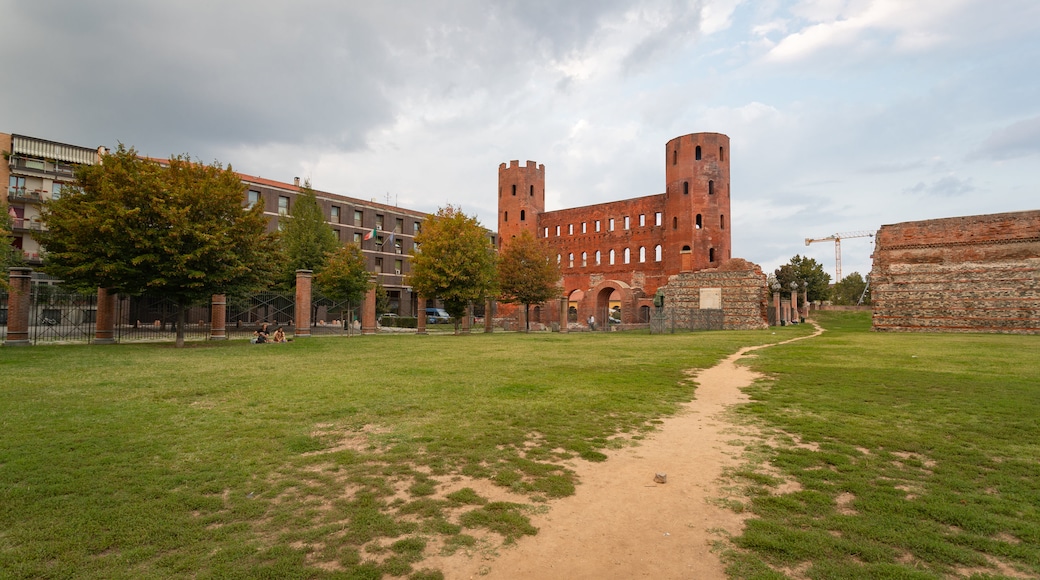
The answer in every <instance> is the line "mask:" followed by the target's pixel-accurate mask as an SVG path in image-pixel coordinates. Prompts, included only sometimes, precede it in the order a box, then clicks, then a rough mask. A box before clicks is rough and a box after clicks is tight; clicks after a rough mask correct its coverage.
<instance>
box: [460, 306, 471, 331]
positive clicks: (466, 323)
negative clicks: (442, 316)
mask: <svg viewBox="0 0 1040 580" xmlns="http://www.w3.org/2000/svg"><path fill="white" fill-rule="evenodd" d="M471 326H473V303H472V302H470V303H469V304H467V305H466V313H465V314H463V315H462V334H469V329H470V327H471Z"/></svg>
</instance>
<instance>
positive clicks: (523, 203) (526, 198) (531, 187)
mask: <svg viewBox="0 0 1040 580" xmlns="http://www.w3.org/2000/svg"><path fill="white" fill-rule="evenodd" d="M543 211H545V166H544V165H538V164H537V163H535V162H534V161H528V162H527V163H526V164H524V165H520V162H519V161H515V160H514V161H510V162H509V165H508V166H506V164H505V163H502V164H501V165H499V166H498V247H499V249H502V248H504V247H505V244H508V243H509V240H511V239H512V238H514V237H516V236H517V235H519V234H520V232H521V231H523V230H527V231H529V232H531V233H532V234H533V233H535V230H536V228H537V226H538V214H540V213H541V212H543Z"/></svg>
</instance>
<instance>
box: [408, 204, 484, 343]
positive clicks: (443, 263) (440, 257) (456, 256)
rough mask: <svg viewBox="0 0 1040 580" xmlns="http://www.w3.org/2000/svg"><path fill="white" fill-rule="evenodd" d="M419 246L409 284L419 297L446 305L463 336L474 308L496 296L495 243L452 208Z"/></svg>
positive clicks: (433, 220) (428, 225)
mask: <svg viewBox="0 0 1040 580" xmlns="http://www.w3.org/2000/svg"><path fill="white" fill-rule="evenodd" d="M415 243H416V248H415V249H413V250H412V256H411V258H412V273H411V275H410V276H409V283H410V284H411V286H412V288H414V289H415V291H416V292H418V293H419V295H420V296H424V297H426V298H440V299H441V300H442V301H443V302H444V309H445V310H447V311H448V314H449V315H451V316H452V317H453V318H454V319H455V334H458V333H459V321H460V320H461V319H462V317H463V316H464V315H465V314H466V308H467V307H468V306H469V304H470V303H471V302H475V301H477V302H483V301H484V299H486V298H487V297H488V296H492V295H493V294H494V292H495V278H496V276H495V251H494V248H493V247H492V246H491V239H490V238H489V237H488V235H487V231H486V230H485V229H484V228H483V227H481V225H480V222H478V221H477V219H476V218H475V217H470V216H467V215H466V214H464V213H462V210H461V209H459V208H456V207H453V206H450V205H449V206H447V207H443V208H441V209H439V210H437V213H436V214H435V215H433V216H430V217H429V218H428V219H427V220H426V221H425V222H423V226H422V231H421V232H419V233H418V234H416V236H415Z"/></svg>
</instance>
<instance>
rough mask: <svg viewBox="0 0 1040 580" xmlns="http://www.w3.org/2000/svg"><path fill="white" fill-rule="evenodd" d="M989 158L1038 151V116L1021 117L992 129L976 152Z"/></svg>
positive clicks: (1016, 155)
mask: <svg viewBox="0 0 1040 580" xmlns="http://www.w3.org/2000/svg"><path fill="white" fill-rule="evenodd" d="M978 153H979V154H980V155H982V156H984V157H989V158H991V159H998V160H1003V159H1012V158H1015V157H1026V156H1029V155H1036V154H1037V153H1040V116H1037V117H1033V118H1031V119H1022V120H1021V121H1016V122H1014V123H1012V124H1010V125H1008V126H1006V127H1002V128H1000V129H997V130H996V131H993V133H991V134H990V136H989V137H988V138H987V139H986V140H985V141H983V142H982V146H981V147H980V150H979V152H978Z"/></svg>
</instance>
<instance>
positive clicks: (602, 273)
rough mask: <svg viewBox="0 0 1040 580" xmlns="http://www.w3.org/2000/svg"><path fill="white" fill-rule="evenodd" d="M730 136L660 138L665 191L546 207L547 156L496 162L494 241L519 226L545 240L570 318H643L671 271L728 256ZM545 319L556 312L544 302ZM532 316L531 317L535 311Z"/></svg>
mask: <svg viewBox="0 0 1040 580" xmlns="http://www.w3.org/2000/svg"><path fill="white" fill-rule="evenodd" d="M729 184H730V179H729V137H727V136H726V135H723V134H721V133H693V134H690V135H683V136H681V137H676V138H675V139H672V140H670V141H668V143H667V144H666V145H665V191H664V193H661V194H656V195H649V196H645V197H637V198H632V199H626V200H621V201H613V202H607V203H601V204H597V205H590V206H585V207H577V208H570V209H561V210H555V211H545V166H544V165H538V164H536V163H535V162H533V161H528V162H527V163H526V164H525V165H520V163H519V161H511V162H510V163H509V164H508V165H506V164H505V163H503V164H501V165H500V166H499V169H498V232H499V240H498V245H499V249H502V248H504V247H505V246H506V245H508V243H509V240H510V239H512V238H513V237H515V236H516V235H518V234H519V233H520V232H521V231H524V230H526V231H530V232H531V233H532V234H534V235H535V237H537V238H541V239H544V240H546V242H548V244H549V246H550V247H551V248H552V249H553V251H554V253H555V254H556V260H557V262H558V263H559V264H560V269H561V271H562V273H563V292H564V295H565V296H566V297H567V300H568V302H569V311H570V317H571V319H570V322H582V323H584V322H585V321H586V320H587V318H588V316H590V315H591V316H595V317H596V319H597V320H598V321H600V323H604V322H606V320H607V318H608V316H609V315H611V314H615V315H619V317H620V320H621V321H622V322H625V323H639V322H645V321H647V320H648V319H649V318H648V317H649V312H650V309H651V308H652V305H653V304H652V303H653V296H654V294H655V293H656V292H657V290H658V288H660V287H662V286H664V285H666V284H667V283H668V279H669V277H670V276H673V275H676V274H679V273H683V272H697V271H701V270H706V269H711V268H718V267H720V266H722V265H723V263H725V262H726V261H727V260H729V259H730V258H731V244H730V240H731V234H730V222H729V219H730V211H729V210H730V188H729ZM543 314H544V315H545V316H544V317H543V319H542V320H540V321H541V322H547V321H555V320H556V319H557V317H556V316H555V312H544V310H543V311H541V312H539V313H537V314H536V315H535V316H541V315H543ZM535 316H532V319H533V320H538V319H537V318H535Z"/></svg>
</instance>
